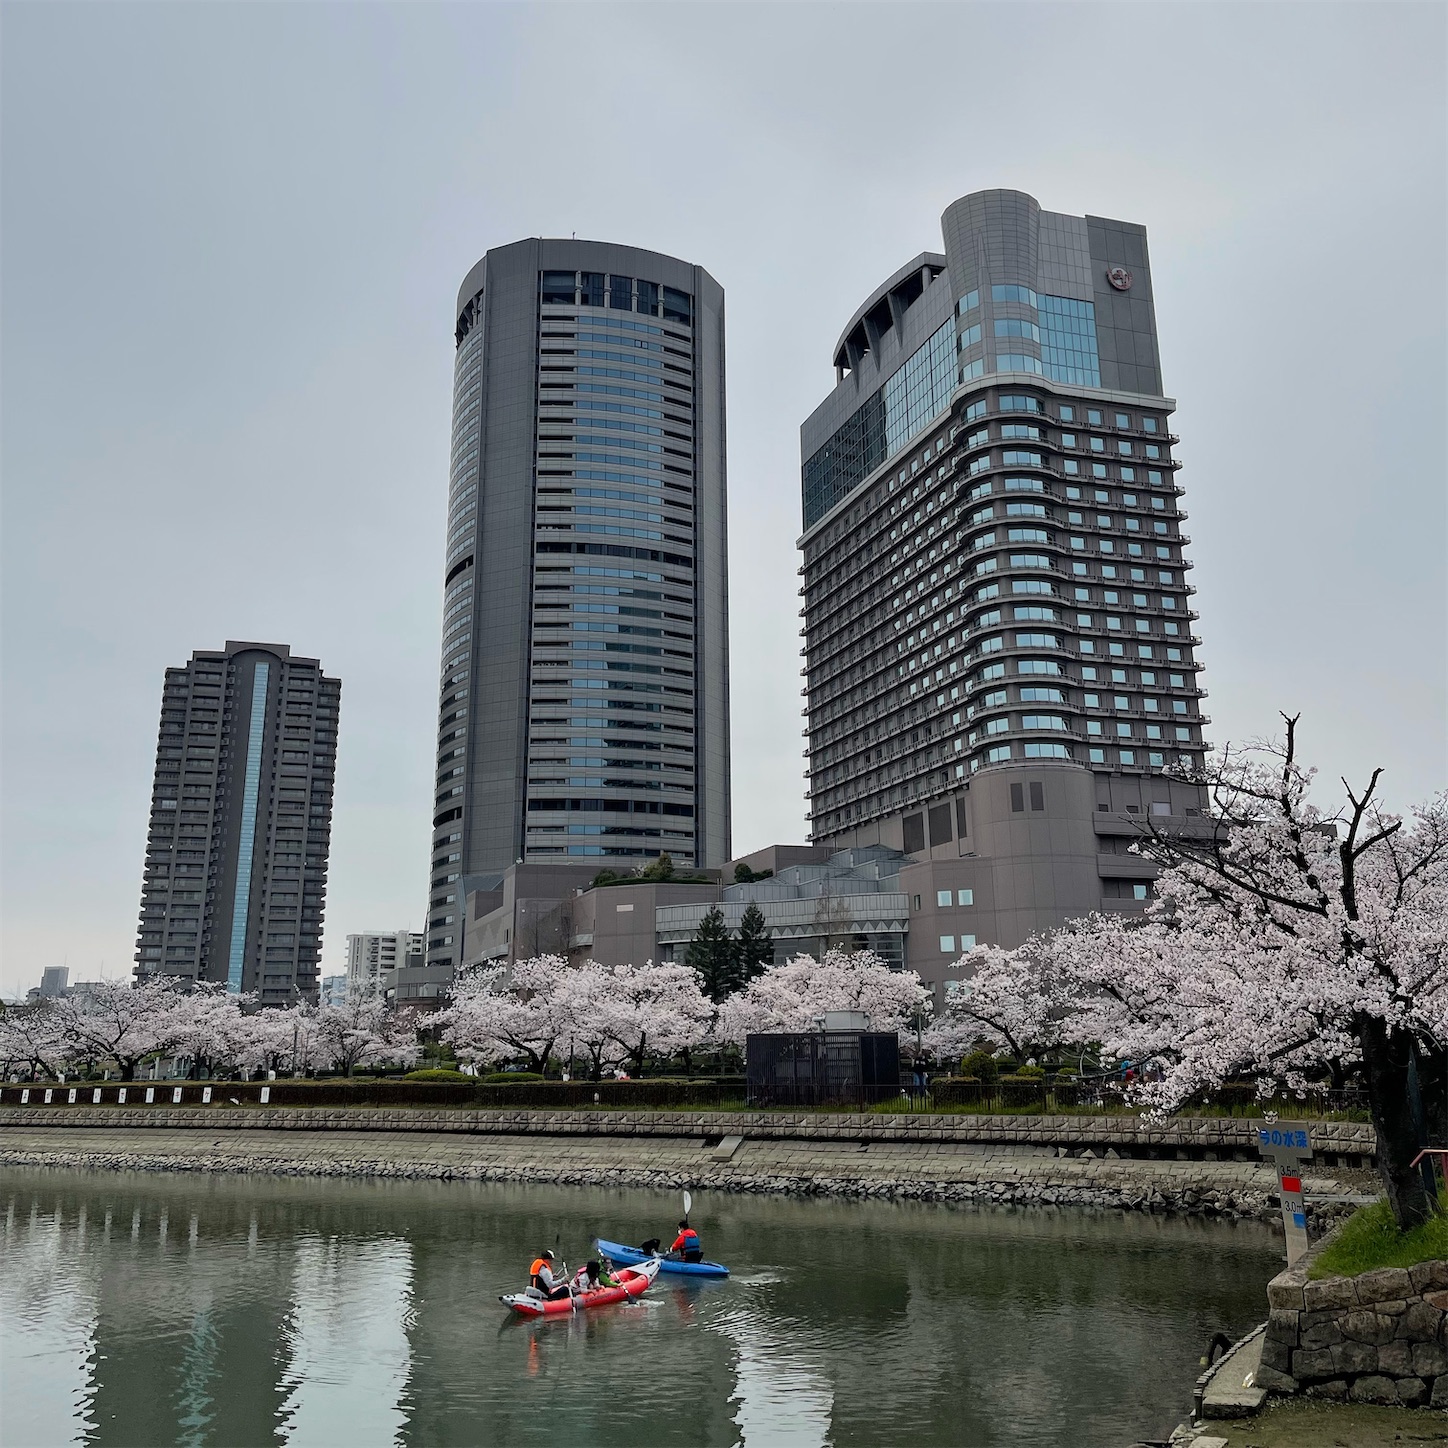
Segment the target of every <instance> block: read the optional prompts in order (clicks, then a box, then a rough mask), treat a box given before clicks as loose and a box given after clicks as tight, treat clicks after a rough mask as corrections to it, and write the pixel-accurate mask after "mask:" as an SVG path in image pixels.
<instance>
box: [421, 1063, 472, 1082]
mask: <svg viewBox="0 0 1448 1448" xmlns="http://www.w3.org/2000/svg"><path fill="white" fill-rule="evenodd" d="M402 1079H403V1080H404V1081H476V1080H477V1079H478V1078H477V1077H476V1076H469V1075H468V1074H467V1073H466V1072H465V1071H449V1070H446V1069H445V1068H444V1067H441V1066H429V1067H427V1068H426V1069H425V1070H422V1071H409V1072H408V1073H407V1075H405V1076H404V1077H403V1078H402Z"/></svg>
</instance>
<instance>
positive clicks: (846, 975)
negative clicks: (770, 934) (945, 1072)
mask: <svg viewBox="0 0 1448 1448" xmlns="http://www.w3.org/2000/svg"><path fill="white" fill-rule="evenodd" d="M932 999H933V998H932V995H931V992H930V991H929V990H928V989H927V988H926V987H925V986H924V985H923V984H922V983H921V980H920V977H919V976H918V975H916V974H915V972H914V971H913V970H892V969H891V968H890V967H889V966H888V965H886V964H885V962H884V961H883V960H881V959H880V957H879V956H878V955H875V954H874V953H873V952H872V951H868V950H861V951H855V952H847V951H843V950H827V951H826V952H825V954H824V958H823V959H821V960H816V959H815V958H814V957H813V956H811V955H797V956H795V957H794V959H793V960H789V961H786V962H785V963H784V964H782V965H773V966H767V967H766V968H765V970H764V972H763V973H762V974H760V975H757V976H755V978H754V979H753V980H752V981H750V982H749V984H748V985H747V986H746V987H745V988H744V989H743V990H742V991H739V992H738V993H737V994H735V995H732V996H730V997H728V998H727V999H726V1000H725V1001H724V1003H723V1006H722V1007H721V1008H720V1013H719V1014H720V1020H719V1026H718V1030H719V1034H720V1037H721V1039H723V1040H727V1041H733V1042H734V1043H736V1044H737V1045H741V1046H742V1045H743V1044H744V1038H745V1037H746V1036H747V1035H749V1034H751V1033H753V1032H762V1031H812V1030H814V1029H815V1028H816V1021H817V1020H818V1018H819V1017H820V1016H822V1015H824V1014H825V1013H826V1012H827V1011H864V1012H866V1013H867V1014H868V1015H869V1017H870V1026H871V1029H872V1030H876V1031H896V1032H898V1033H899V1034H900V1037H901V1040H902V1042H904V1043H906V1044H913V1043H914V1039H915V1029H916V1022H917V1021H918V1020H920V1019H921V1017H922V1016H924V1015H925V1014H927V1013H928V1012H929V1010H930V1007H931V1002H932Z"/></svg>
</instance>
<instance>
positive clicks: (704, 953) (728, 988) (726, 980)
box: [688, 905, 739, 1005]
mask: <svg viewBox="0 0 1448 1448" xmlns="http://www.w3.org/2000/svg"><path fill="white" fill-rule="evenodd" d="M688 964H689V967H690V969H692V970H693V971H694V972H695V973H696V974H697V975H698V977H699V989H700V990H702V991H703V992H704V994H705V995H706V996H708V997H709V999H710V1000H711V1001H713V1002H714V1003H715V1004H716V1005H717V1004H718V1003H719V1002H720V1001H722V1000H723V999H724V997H725V996H727V995H730V994H731V993H732V992H733V991H734V990H735V989H736V987H737V985H738V979H739V975H738V972H739V967H738V955H737V952H736V948H735V944H734V941H733V940H731V939H730V938H729V928H728V926H726V925H725V924H724V912H723V911H722V910H720V908H719V907H718V906H717V905H712V906H710V907H709V909H708V910H707V911H706V912H705V914H704V918H703V919H702V920H701V921H700V922H699V928H698V930H697V931H696V932H695V934H694V938H693V940H691V941H690V942H689V954H688Z"/></svg>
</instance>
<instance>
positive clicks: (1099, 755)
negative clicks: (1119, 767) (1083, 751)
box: [1088, 749, 1106, 764]
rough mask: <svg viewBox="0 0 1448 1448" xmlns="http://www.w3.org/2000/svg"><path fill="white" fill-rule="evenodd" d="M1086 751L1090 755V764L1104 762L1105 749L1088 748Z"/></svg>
mask: <svg viewBox="0 0 1448 1448" xmlns="http://www.w3.org/2000/svg"><path fill="white" fill-rule="evenodd" d="M1088 753H1089V754H1090V755H1091V763H1092V764H1105V763H1106V751H1105V750H1104V749H1092V750H1089V751H1088Z"/></svg>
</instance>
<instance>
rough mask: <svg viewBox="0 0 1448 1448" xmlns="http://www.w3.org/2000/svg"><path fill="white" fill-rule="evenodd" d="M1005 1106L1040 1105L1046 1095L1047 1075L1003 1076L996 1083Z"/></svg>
mask: <svg viewBox="0 0 1448 1448" xmlns="http://www.w3.org/2000/svg"><path fill="white" fill-rule="evenodd" d="M996 1084H997V1086H998V1088H999V1092H1000V1098H1001V1104H1002V1105H1003V1106H1040V1105H1041V1102H1042V1099H1043V1098H1044V1096H1045V1084H1046V1083H1045V1076H1044V1073H1043V1074H1042V1075H1039V1076H1021V1075H1016V1076H1002V1077H1001V1078H1000V1080H999V1082H997V1083H996Z"/></svg>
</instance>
